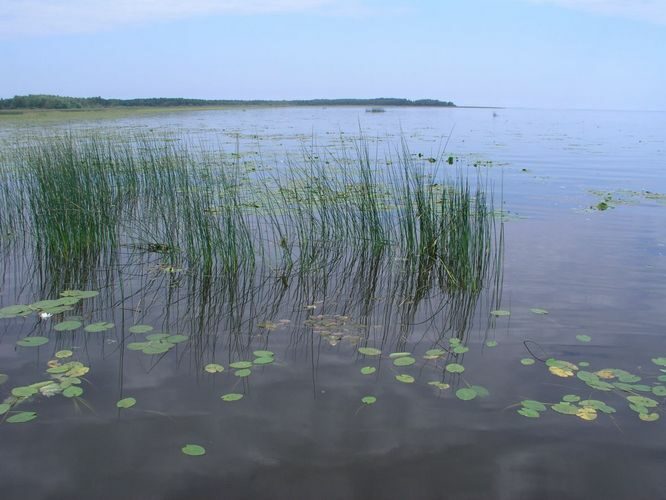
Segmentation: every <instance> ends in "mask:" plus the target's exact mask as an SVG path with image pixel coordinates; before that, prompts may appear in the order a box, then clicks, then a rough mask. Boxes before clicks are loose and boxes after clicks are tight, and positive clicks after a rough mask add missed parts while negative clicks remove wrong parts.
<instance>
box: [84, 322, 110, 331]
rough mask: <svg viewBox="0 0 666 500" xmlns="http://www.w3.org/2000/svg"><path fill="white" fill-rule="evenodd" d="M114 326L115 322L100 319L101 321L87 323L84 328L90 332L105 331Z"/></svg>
mask: <svg viewBox="0 0 666 500" xmlns="http://www.w3.org/2000/svg"><path fill="white" fill-rule="evenodd" d="M113 327H114V324H113V323H109V322H107V321H100V322H99V323H91V324H90V325H87V326H86V327H85V328H84V330H85V331H86V332H88V333H99V332H105V331H106V330H111V329H112V328H113Z"/></svg>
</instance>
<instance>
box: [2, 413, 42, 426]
mask: <svg viewBox="0 0 666 500" xmlns="http://www.w3.org/2000/svg"><path fill="white" fill-rule="evenodd" d="M36 418H37V414H36V413H35V412H34V411H22V412H20V413H16V414H14V415H12V416H11V417H7V422H8V423H10V424H24V423H25V422H30V421H31V420H34V419H36Z"/></svg>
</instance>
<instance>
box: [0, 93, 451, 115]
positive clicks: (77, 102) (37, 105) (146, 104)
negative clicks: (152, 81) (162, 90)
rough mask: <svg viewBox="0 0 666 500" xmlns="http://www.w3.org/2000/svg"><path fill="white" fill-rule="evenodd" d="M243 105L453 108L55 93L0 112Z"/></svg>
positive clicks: (425, 103)
mask: <svg viewBox="0 0 666 500" xmlns="http://www.w3.org/2000/svg"><path fill="white" fill-rule="evenodd" d="M243 106H275V107H283V106H374V107H378V106H415V107H447V108H450V107H456V105H455V104H454V103H453V102H451V101H440V100H437V99H416V100H411V99H402V98H388V97H379V98H371V99H297V100H266V99H254V100H233V99H187V98H180V97H178V98H171V97H151V98H145V99H144V98H140V99H104V98H102V97H66V96H57V95H25V96H14V97H11V98H9V99H0V112H3V113H6V112H9V114H11V112H16V111H22V110H26V111H31V110H63V111H64V110H72V111H74V110H99V109H109V108H203V107H243Z"/></svg>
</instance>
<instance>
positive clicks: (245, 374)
mask: <svg viewBox="0 0 666 500" xmlns="http://www.w3.org/2000/svg"><path fill="white" fill-rule="evenodd" d="M251 374H252V370H248V369H247V368H243V369H242V370H236V371H235V372H234V375H236V376H237V377H241V378H243V377H249V376H250V375H251Z"/></svg>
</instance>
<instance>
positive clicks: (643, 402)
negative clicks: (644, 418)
mask: <svg viewBox="0 0 666 500" xmlns="http://www.w3.org/2000/svg"><path fill="white" fill-rule="evenodd" d="M627 401H629V402H630V403H633V404H635V405H638V406H645V407H646V408H654V407H655V406H658V405H659V403H658V402H657V401H655V400H654V399H652V398H646V397H644V396H627Z"/></svg>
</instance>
